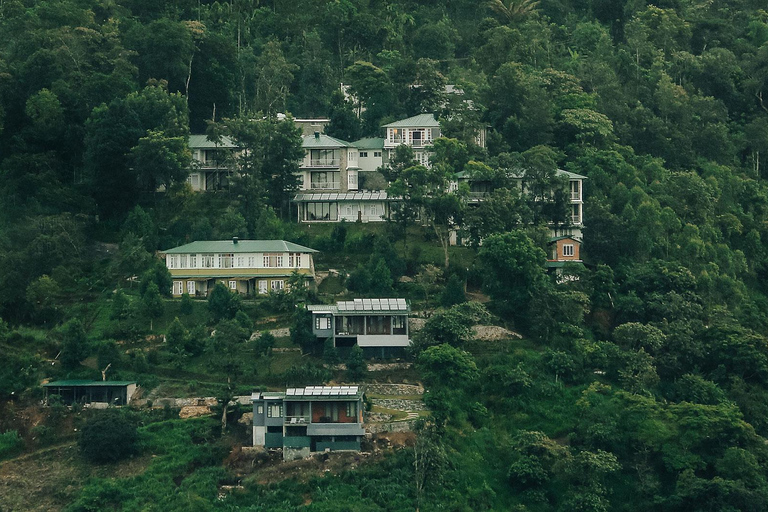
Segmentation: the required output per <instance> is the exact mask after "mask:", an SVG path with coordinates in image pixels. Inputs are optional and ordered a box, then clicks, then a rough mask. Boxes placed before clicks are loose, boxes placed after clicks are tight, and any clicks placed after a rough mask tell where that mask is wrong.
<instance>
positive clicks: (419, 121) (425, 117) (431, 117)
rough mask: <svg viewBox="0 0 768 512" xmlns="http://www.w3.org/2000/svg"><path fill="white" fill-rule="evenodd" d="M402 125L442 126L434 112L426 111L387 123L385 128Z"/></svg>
mask: <svg viewBox="0 0 768 512" xmlns="http://www.w3.org/2000/svg"><path fill="white" fill-rule="evenodd" d="M401 126H403V127H407V126H440V123H439V122H438V121H437V119H435V114H434V113H425V114H416V115H415V116H411V117H407V118H405V119H400V120H399V121H394V122H392V123H388V124H385V125H384V126H383V128H397V127H401Z"/></svg>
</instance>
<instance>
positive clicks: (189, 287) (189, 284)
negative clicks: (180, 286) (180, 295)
mask: <svg viewBox="0 0 768 512" xmlns="http://www.w3.org/2000/svg"><path fill="white" fill-rule="evenodd" d="M187 293H188V294H190V295H194V294H195V282H194V281H187Z"/></svg>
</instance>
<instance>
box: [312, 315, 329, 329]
mask: <svg viewBox="0 0 768 512" xmlns="http://www.w3.org/2000/svg"><path fill="white" fill-rule="evenodd" d="M330 328H331V319H330V318H328V317H327V316H318V317H315V329H316V330H318V331H327V330H329V329H330Z"/></svg>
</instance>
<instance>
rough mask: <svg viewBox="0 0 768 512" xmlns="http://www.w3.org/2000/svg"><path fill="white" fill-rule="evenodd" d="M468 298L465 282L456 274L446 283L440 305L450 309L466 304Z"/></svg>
mask: <svg viewBox="0 0 768 512" xmlns="http://www.w3.org/2000/svg"><path fill="white" fill-rule="evenodd" d="M466 300H467V296H466V294H465V293H464V281H463V280H462V279H461V278H460V277H459V276H458V275H456V274H451V277H449V278H448V281H446V283H445V288H443V293H441V294H440V305H441V306H443V307H444V308H449V307H451V306H454V305H456V304H461V303H462V302H466Z"/></svg>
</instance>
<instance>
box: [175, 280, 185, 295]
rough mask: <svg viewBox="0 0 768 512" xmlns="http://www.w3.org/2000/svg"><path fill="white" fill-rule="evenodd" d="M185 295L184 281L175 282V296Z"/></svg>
mask: <svg viewBox="0 0 768 512" xmlns="http://www.w3.org/2000/svg"><path fill="white" fill-rule="evenodd" d="M182 293H184V281H174V282H173V294H174V295H181V294H182Z"/></svg>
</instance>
